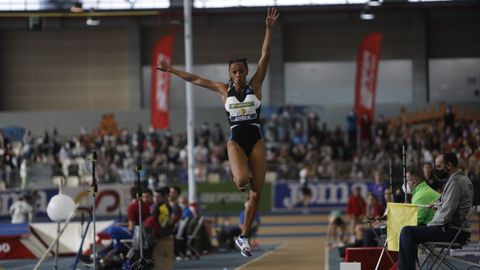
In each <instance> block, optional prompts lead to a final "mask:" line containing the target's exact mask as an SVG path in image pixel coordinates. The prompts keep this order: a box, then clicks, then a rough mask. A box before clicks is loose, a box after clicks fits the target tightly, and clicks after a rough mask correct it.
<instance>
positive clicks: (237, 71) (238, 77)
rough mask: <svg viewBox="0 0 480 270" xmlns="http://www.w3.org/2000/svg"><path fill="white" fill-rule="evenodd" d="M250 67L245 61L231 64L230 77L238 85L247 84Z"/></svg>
mask: <svg viewBox="0 0 480 270" xmlns="http://www.w3.org/2000/svg"><path fill="white" fill-rule="evenodd" d="M247 74H248V69H247V67H246V66H245V64H244V63H241V62H236V63H232V64H231V65H230V79H231V80H232V81H233V83H235V84H236V85H245V81H246V80H247Z"/></svg>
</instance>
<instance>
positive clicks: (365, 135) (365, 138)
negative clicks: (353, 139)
mask: <svg viewBox="0 0 480 270" xmlns="http://www.w3.org/2000/svg"><path fill="white" fill-rule="evenodd" d="M360 141H361V142H362V144H365V143H370V142H371V141H372V120H371V119H370V117H369V116H368V114H366V113H364V114H363V115H362V118H361V119H360Z"/></svg>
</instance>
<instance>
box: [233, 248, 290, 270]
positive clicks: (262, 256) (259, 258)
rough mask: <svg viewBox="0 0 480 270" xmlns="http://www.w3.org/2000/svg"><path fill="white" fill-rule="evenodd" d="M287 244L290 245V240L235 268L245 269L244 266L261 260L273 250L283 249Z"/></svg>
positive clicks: (236, 269) (238, 269)
mask: <svg viewBox="0 0 480 270" xmlns="http://www.w3.org/2000/svg"><path fill="white" fill-rule="evenodd" d="M286 246H288V242H287V243H284V244H283V245H281V246H279V247H277V248H275V249H274V250H270V251H268V252H265V253H264V254H262V255H261V256H260V257H257V258H255V259H253V260H251V261H249V262H247V263H246V264H242V265H240V266H239V267H237V268H235V269H234V270H241V269H243V268H244V267H246V266H248V265H250V264H252V263H254V262H256V261H259V260H261V259H263V258H265V257H267V256H268V255H270V254H272V253H273V252H275V251H277V250H280V249H282V248H285V247H286Z"/></svg>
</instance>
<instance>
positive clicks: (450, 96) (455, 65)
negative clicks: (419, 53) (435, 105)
mask: <svg viewBox="0 0 480 270" xmlns="http://www.w3.org/2000/svg"><path fill="white" fill-rule="evenodd" d="M429 66H430V98H431V101H432V102H449V103H450V102H473V103H477V105H478V106H479V107H480V96H478V95H477V96H475V90H478V89H480V58H464V59H432V60H430V65H429Z"/></svg>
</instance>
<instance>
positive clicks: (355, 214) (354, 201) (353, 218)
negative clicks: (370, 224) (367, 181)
mask: <svg viewBox="0 0 480 270" xmlns="http://www.w3.org/2000/svg"><path fill="white" fill-rule="evenodd" d="M366 209H367V203H366V202H365V199H364V198H363V196H362V194H361V188H360V187H355V188H354V189H353V190H352V195H351V196H350V199H349V200H348V204H347V214H348V215H349V216H350V222H351V223H350V225H351V227H350V228H351V234H352V235H354V234H355V227H356V226H357V224H359V223H360V222H361V221H362V219H363V218H364V217H365V214H366Z"/></svg>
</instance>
